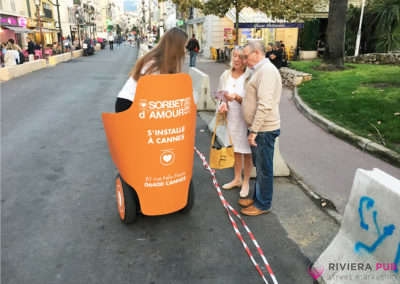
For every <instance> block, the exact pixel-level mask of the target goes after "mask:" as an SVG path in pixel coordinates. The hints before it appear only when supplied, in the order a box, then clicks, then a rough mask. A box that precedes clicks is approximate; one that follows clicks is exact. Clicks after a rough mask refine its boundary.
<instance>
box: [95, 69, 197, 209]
mask: <svg viewBox="0 0 400 284" xmlns="http://www.w3.org/2000/svg"><path fill="white" fill-rule="evenodd" d="M102 118H103V123H104V129H105V132H106V136H107V141H108V145H109V148H110V153H111V157H112V159H113V161H114V163H115V165H116V166H117V168H118V170H119V172H120V175H121V176H122V178H123V179H124V180H125V181H126V182H127V183H128V184H129V185H130V186H131V187H133V188H134V189H135V190H136V192H137V195H138V197H139V201H140V206H141V209H142V212H143V214H145V215H161V214H168V213H171V212H175V211H178V210H180V209H182V208H183V207H185V205H186V204H187V200H188V192H189V184H190V180H191V178H192V167H193V155H194V141H195V128H196V125H195V124H196V105H195V104H194V100H193V91H192V80H191V78H190V76H189V75H187V74H168V75H148V76H143V77H142V78H141V79H140V80H139V81H138V85H137V89H136V95H135V100H134V102H133V104H132V106H131V107H130V108H129V109H128V110H126V111H124V112H120V113H103V114H102Z"/></svg>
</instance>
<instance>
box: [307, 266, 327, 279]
mask: <svg viewBox="0 0 400 284" xmlns="http://www.w3.org/2000/svg"><path fill="white" fill-rule="evenodd" d="M322 273H324V268H323V267H321V268H319V269H318V268H316V267H313V268H310V267H308V274H310V275H311V277H312V278H314V279H315V280H317V279H318V278H320V277H321V275H322Z"/></svg>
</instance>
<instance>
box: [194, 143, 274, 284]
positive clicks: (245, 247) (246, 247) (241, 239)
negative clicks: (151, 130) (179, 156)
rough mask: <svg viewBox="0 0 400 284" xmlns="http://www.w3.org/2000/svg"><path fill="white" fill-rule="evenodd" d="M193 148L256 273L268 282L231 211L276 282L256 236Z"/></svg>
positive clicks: (202, 157) (204, 161)
mask: <svg viewBox="0 0 400 284" xmlns="http://www.w3.org/2000/svg"><path fill="white" fill-rule="evenodd" d="M194 150H195V151H196V153H197V155H198V156H199V158H200V159H201V160H202V161H203V166H204V168H205V169H206V170H208V171H209V172H210V174H211V176H212V180H213V184H214V186H215V189H216V190H217V192H218V196H219V198H220V200H221V203H222V205H223V206H224V208H225V209H226V212H227V213H228V217H229V220H230V221H231V223H232V226H233V229H234V231H235V233H236V236H237V237H238V239H239V240H240V241H241V243H242V245H243V247H244V249H245V250H246V252H247V254H248V255H249V257H250V260H251V262H252V263H253V264H254V266H255V267H256V269H257V271H258V273H259V274H260V276H261V278H262V279H263V280H264V282H265V283H267V284H268V281H267V279H266V278H265V275H264V273H263V272H262V270H261V269H260V266H259V265H258V263H257V262H256V260H255V259H254V257H253V254H252V252H251V251H250V249H249V247H248V246H247V244H246V242H245V241H244V239H243V237H242V234H241V233H240V231H239V228H238V226H237V224H236V222H235V220H234V219H233V217H232V215H231V212H232V213H233V214H234V215H235V216H236V217H237V218H238V219H239V220H240V222H241V223H242V226H243V227H244V228H245V230H246V231H247V233H248V235H249V236H250V238H251V240H252V241H253V244H254V245H255V247H256V248H257V251H258V253H259V254H260V256H261V258H262V260H263V261H264V264H265V267H266V268H267V270H268V273H269V275H270V276H271V279H272V281H273V283H274V284H278V280H276V277H275V275H274V273H273V271H272V269H271V266H270V265H269V264H268V261H267V258H266V257H265V256H264V252H263V251H262V249H261V247H260V246H259V244H258V242H257V241H256V238H255V237H254V235H253V233H252V232H251V231H250V229H249V227H248V226H247V224H246V223H245V221H244V220H243V218H242V217H241V216H240V214H239V213H238V212H237V211H236V210H235V209H234V208H233V207H232V206H231V205H230V204H229V202H228V201H226V200H225V198H224V196H223V195H222V191H221V188H220V186H219V184H218V181H217V178H216V176H215V170H213V169H212V168H210V166H209V165H208V163H207V160H206V158H205V157H204V155H203V154H202V153H201V152H200V151H199V150H198V149H197V148H196V147H194Z"/></svg>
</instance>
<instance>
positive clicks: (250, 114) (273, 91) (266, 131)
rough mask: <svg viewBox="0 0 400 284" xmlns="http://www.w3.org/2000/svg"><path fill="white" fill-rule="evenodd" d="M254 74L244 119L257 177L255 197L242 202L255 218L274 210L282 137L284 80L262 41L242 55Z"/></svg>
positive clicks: (246, 97)
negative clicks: (275, 168)
mask: <svg viewBox="0 0 400 284" xmlns="http://www.w3.org/2000/svg"><path fill="white" fill-rule="evenodd" d="M243 55H244V57H245V58H246V59H247V66H248V67H249V68H250V70H251V71H252V72H253V74H252V75H251V78H250V80H249V81H248V82H247V84H246V94H245V97H244V99H243V102H242V111H243V116H244V119H245V121H246V123H247V126H248V129H249V136H248V141H249V144H250V146H251V150H252V154H253V163H254V165H255V166H256V170H257V177H256V183H255V190H254V193H253V198H251V199H240V200H239V204H240V205H241V206H242V207H245V208H243V209H242V210H241V213H242V214H244V215H250V216H256V215H260V214H266V213H269V212H270V211H271V205H272V204H271V203H272V194H273V178H274V173H273V158H274V145H275V139H276V137H278V136H279V134H280V117H279V102H280V98H281V93H282V81H281V76H280V74H279V71H278V69H276V67H275V66H274V65H273V64H272V63H271V62H270V61H269V59H267V58H265V47H264V44H263V43H262V42H261V41H251V42H249V43H248V44H247V46H246V47H245V49H244V52H243Z"/></svg>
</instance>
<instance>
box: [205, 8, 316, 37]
mask: <svg viewBox="0 0 400 284" xmlns="http://www.w3.org/2000/svg"><path fill="white" fill-rule="evenodd" d="M315 3H316V0H280V1H278V0H209V1H207V2H206V3H205V4H204V5H203V7H202V8H203V13H204V14H206V15H216V16H219V17H223V16H225V14H226V13H227V12H228V11H229V9H231V8H235V10H236V19H235V29H236V44H237V43H238V35H239V13H240V11H241V10H242V9H243V8H245V7H250V8H253V9H255V10H259V11H261V12H263V13H265V14H266V15H268V16H270V17H272V18H274V19H282V20H288V21H290V20H294V19H298V18H299V17H300V14H302V13H309V12H312V11H313V7H314V5H315Z"/></svg>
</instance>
